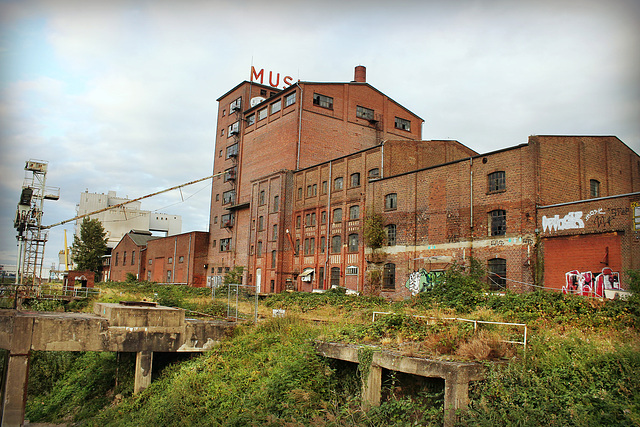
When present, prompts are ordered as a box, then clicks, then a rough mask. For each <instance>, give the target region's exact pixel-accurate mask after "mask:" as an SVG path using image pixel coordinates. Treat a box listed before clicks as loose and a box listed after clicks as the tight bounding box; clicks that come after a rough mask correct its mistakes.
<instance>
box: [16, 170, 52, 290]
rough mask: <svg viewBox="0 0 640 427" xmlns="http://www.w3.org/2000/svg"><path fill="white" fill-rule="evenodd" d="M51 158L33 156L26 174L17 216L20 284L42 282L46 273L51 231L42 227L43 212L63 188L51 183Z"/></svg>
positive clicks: (17, 275)
mask: <svg viewBox="0 0 640 427" xmlns="http://www.w3.org/2000/svg"><path fill="white" fill-rule="evenodd" d="M47 167H48V162H46V161H41V160H29V161H28V162H27V163H26V165H25V167H24V170H25V178H24V182H23V184H22V193H21V195H20V202H19V203H18V210H17V212H16V219H15V222H14V225H15V228H16V229H17V230H18V236H17V239H18V242H19V245H18V248H19V249H18V250H19V252H18V265H17V274H16V284H23V285H24V284H27V283H29V282H30V284H31V285H32V286H40V283H41V277H42V263H43V261H44V246H45V243H46V241H47V237H48V231H47V230H43V227H42V213H43V209H44V201H45V200H58V199H59V198H60V189H59V188H57V187H47V185H46V182H47Z"/></svg>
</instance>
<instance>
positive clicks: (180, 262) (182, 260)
mask: <svg viewBox="0 0 640 427" xmlns="http://www.w3.org/2000/svg"><path fill="white" fill-rule="evenodd" d="M183 262H184V257H183V256H181V257H180V258H178V263H179V264H182V263H183Z"/></svg>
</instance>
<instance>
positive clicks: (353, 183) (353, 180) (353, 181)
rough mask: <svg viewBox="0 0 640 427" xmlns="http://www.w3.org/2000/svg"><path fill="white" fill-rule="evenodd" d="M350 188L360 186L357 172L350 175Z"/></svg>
mask: <svg viewBox="0 0 640 427" xmlns="http://www.w3.org/2000/svg"><path fill="white" fill-rule="evenodd" d="M351 186H352V187H359V186H360V174H359V173H358V172H356V173H352V174H351Z"/></svg>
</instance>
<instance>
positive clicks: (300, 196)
mask: <svg viewBox="0 0 640 427" xmlns="http://www.w3.org/2000/svg"><path fill="white" fill-rule="evenodd" d="M298 199H302V187H299V188H298Z"/></svg>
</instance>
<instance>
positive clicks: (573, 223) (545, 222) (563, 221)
mask: <svg viewBox="0 0 640 427" xmlns="http://www.w3.org/2000/svg"><path fill="white" fill-rule="evenodd" d="M576 228H584V221H583V220H582V212H581V211H577V212H569V213H568V214H566V215H565V216H564V217H562V218H560V215H555V216H552V217H549V218H547V216H546V215H545V216H543V217H542V230H543V231H545V232H546V231H547V230H549V231H558V230H572V229H576Z"/></svg>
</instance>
